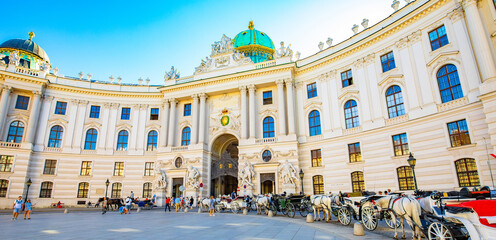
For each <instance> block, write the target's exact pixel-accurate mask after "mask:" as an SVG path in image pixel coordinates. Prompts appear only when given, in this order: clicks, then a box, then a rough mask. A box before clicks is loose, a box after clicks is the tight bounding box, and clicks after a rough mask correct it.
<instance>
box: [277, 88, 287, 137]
mask: <svg viewBox="0 0 496 240" xmlns="http://www.w3.org/2000/svg"><path fill="white" fill-rule="evenodd" d="M276 84H277V106H278V109H277V111H278V112H279V120H278V123H279V134H280V135H286V107H285V104H284V80H282V79H279V80H277V81H276Z"/></svg>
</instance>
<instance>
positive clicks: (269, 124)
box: [263, 117, 275, 138]
mask: <svg viewBox="0 0 496 240" xmlns="http://www.w3.org/2000/svg"><path fill="white" fill-rule="evenodd" d="M273 137H275V131H274V118H272V117H266V118H264V120H263V138H273Z"/></svg>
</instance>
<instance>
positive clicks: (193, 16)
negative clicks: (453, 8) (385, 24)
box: [0, 0, 405, 84]
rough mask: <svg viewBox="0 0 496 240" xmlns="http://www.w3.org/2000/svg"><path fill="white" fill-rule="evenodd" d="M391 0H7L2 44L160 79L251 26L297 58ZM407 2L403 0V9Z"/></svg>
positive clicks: (61, 62) (99, 69) (67, 67)
mask: <svg viewBox="0 0 496 240" xmlns="http://www.w3.org/2000/svg"><path fill="white" fill-rule="evenodd" d="M21 3H22V4H21ZM391 3H392V0H373V1H371V0H347V1H337V0H322V1H301V0H299V1H296V0H285V1H278V0H272V1H267V0H265V1H259V0H251V1H244V2H242V1H112V0H109V1H101V0H100V1H92V0H87V1H30V0H25V1H7V2H5V3H2V6H3V8H4V9H6V11H3V12H4V16H3V21H0V29H1V31H0V42H3V41H6V40H8V39H12V38H27V37H28V34H27V33H28V32H29V31H33V32H35V34H36V37H35V38H34V39H33V40H34V41H35V42H36V43H38V44H39V45H40V46H42V47H43V48H44V49H45V51H46V52H47V54H48V56H49V57H50V60H51V63H52V65H53V66H54V67H57V68H58V69H59V72H60V73H61V74H64V75H67V76H77V75H78V73H79V72H80V71H82V72H83V73H84V74H87V73H91V74H92V75H93V79H96V80H105V81H107V80H108V77H109V76H110V75H113V76H114V77H117V76H121V77H122V78H123V82H126V83H137V79H138V78H140V77H142V78H144V79H145V78H147V77H149V78H150V79H151V83H152V84H163V75H164V73H165V72H166V71H167V70H169V69H170V67H171V66H172V65H173V66H175V67H176V68H178V69H179V71H180V72H181V76H188V75H191V74H192V73H193V72H194V68H195V67H196V66H198V65H199V64H200V61H201V59H202V58H205V57H206V56H208V55H209V54H210V51H211V47H210V46H211V44H212V43H213V42H214V41H218V40H220V38H221V37H222V34H226V35H227V36H229V37H231V38H234V36H235V35H236V34H237V33H239V32H241V31H243V30H245V29H247V26H248V21H250V20H253V21H254V23H255V28H256V29H258V30H261V31H263V32H265V33H267V34H268V35H269V36H270V37H271V38H272V40H273V42H274V45H275V46H279V42H280V41H284V42H285V43H286V44H291V48H292V49H293V51H294V52H296V51H300V52H301V53H302V57H305V56H309V55H311V54H314V53H315V52H317V51H318V47H317V45H318V43H319V42H320V41H322V42H325V40H326V39H327V38H328V37H331V38H333V39H334V44H336V43H338V42H341V41H343V40H345V39H347V38H349V37H351V36H352V33H353V32H352V30H351V27H352V26H353V24H358V25H359V24H360V23H361V22H362V19H363V18H368V19H369V20H370V23H369V25H373V24H375V23H377V22H378V21H380V20H382V19H384V18H386V17H387V16H389V15H390V14H392V13H393V9H392V8H391ZM404 5H405V3H404V1H402V2H401V5H400V7H403V6H404Z"/></svg>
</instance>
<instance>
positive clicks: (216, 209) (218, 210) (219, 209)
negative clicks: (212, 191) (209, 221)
mask: <svg viewBox="0 0 496 240" xmlns="http://www.w3.org/2000/svg"><path fill="white" fill-rule="evenodd" d="M215 211H216V212H218V213H220V212H221V211H222V207H221V205H215Z"/></svg>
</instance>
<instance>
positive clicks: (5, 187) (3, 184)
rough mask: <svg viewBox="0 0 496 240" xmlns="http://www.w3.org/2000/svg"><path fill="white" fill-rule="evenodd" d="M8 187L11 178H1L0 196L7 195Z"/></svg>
mask: <svg viewBox="0 0 496 240" xmlns="http://www.w3.org/2000/svg"><path fill="white" fill-rule="evenodd" d="M8 188H9V180H5V179H0V198H4V197H7V190H8Z"/></svg>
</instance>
